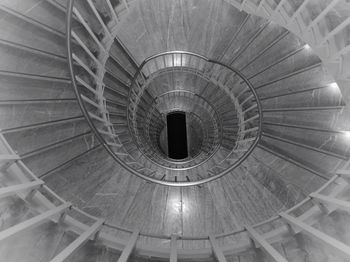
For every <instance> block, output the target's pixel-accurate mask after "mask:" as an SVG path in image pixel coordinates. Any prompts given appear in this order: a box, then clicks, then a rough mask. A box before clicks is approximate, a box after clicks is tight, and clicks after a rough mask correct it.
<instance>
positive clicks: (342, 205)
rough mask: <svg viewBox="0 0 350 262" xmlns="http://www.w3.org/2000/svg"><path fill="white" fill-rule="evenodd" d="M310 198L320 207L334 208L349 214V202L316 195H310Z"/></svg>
mask: <svg viewBox="0 0 350 262" xmlns="http://www.w3.org/2000/svg"><path fill="white" fill-rule="evenodd" d="M310 197H311V198H312V199H314V200H315V201H316V202H319V203H320V204H322V205H330V206H335V207H337V208H339V209H342V210H345V211H348V212H350V202H349V201H345V200H340V199H336V198H334V197H329V196H324V195H321V194H318V193H312V194H310Z"/></svg>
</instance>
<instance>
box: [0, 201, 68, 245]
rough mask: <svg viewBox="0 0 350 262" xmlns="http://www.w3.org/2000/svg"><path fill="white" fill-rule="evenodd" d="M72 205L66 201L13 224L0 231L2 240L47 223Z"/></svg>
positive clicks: (0, 239)
mask: <svg viewBox="0 0 350 262" xmlns="http://www.w3.org/2000/svg"><path fill="white" fill-rule="evenodd" d="M70 206H71V204H70V203H64V204H62V205H60V206H58V207H55V208H53V209H51V210H49V211H46V212H44V213H42V214H40V215H37V216H35V217H33V218H30V219H28V220H26V221H23V222H21V223H19V224H17V225H15V226H12V227H10V228H8V229H5V230H3V231H1V232H0V241H2V240H4V239H7V238H9V237H12V236H14V235H16V234H19V233H21V232H24V231H26V230H29V229H31V228H34V227H36V226H39V225H41V224H43V223H45V222H46V221H47V220H48V219H50V218H52V217H54V216H56V215H59V214H61V213H62V212H64V211H65V210H66V209H67V208H69V207H70Z"/></svg>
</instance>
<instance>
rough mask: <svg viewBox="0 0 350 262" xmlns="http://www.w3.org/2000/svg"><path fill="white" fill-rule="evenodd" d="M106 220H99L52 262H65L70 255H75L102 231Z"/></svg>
mask: <svg viewBox="0 0 350 262" xmlns="http://www.w3.org/2000/svg"><path fill="white" fill-rule="evenodd" d="M103 222H104V220H103V219H99V220H97V221H96V222H95V223H94V224H93V225H92V226H91V227H89V228H88V229H87V230H86V231H85V232H84V233H82V234H81V235H80V236H79V237H78V238H77V239H75V240H74V241H73V242H72V243H71V244H70V245H68V246H67V247H66V248H65V249H63V250H62V251H61V252H60V253H59V254H58V255H56V256H55V257H54V258H53V259H52V260H51V261H50V262H63V261H65V260H66V259H67V258H68V257H69V256H70V255H72V254H73V252H74V251H76V250H77V249H78V248H80V247H81V246H82V245H84V244H85V243H86V242H87V241H88V240H89V239H90V237H92V236H93V235H94V234H97V232H98V231H99V230H100V228H101V227H102V225H103Z"/></svg>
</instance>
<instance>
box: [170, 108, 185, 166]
mask: <svg viewBox="0 0 350 262" xmlns="http://www.w3.org/2000/svg"><path fill="white" fill-rule="evenodd" d="M166 119H167V120H166V121H167V122H166V127H167V135H168V152H169V153H168V156H169V157H170V158H172V159H178V160H181V159H185V158H187V157H188V150H187V146H188V144H187V126H186V113H184V112H174V113H169V114H168V115H167V117H166Z"/></svg>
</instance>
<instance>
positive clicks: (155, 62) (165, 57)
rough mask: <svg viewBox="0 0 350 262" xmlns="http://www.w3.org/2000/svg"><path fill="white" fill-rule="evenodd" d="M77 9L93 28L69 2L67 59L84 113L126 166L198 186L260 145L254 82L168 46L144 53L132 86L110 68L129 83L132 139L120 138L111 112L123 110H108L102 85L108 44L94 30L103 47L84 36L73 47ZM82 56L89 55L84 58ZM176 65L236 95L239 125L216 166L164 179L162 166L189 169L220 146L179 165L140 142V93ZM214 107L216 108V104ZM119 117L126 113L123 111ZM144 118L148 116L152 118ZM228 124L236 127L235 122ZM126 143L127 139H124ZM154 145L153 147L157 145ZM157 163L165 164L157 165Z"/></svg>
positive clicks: (136, 172) (149, 177) (170, 183)
mask: <svg viewBox="0 0 350 262" xmlns="http://www.w3.org/2000/svg"><path fill="white" fill-rule="evenodd" d="M73 14H74V15H75V16H77V17H78V19H80V20H81V21H80V22H81V23H82V24H83V25H84V27H85V29H86V31H88V32H90V31H92V30H91V29H90V27H89V21H85V20H84V18H83V17H82V16H81V15H80V13H79V10H77V7H75V5H74V1H69V4H68V8H67V31H66V32H67V51H68V65H69V70H70V74H71V80H72V86H73V88H74V92H75V94H76V97H77V100H78V103H79V106H80V108H81V110H82V112H83V115H84V116H85V118H86V119H87V122H88V124H89V126H90V128H91V129H92V131H93V133H94V134H95V136H96V138H97V139H98V140H99V142H100V143H101V144H102V146H103V147H104V148H105V149H106V150H107V152H108V153H109V154H110V155H111V157H112V158H113V159H114V160H115V161H116V162H117V163H118V164H120V165H121V166H122V167H123V168H125V169H126V170H128V171H129V172H131V173H132V174H134V175H136V176H138V177H141V178H143V179H145V180H147V181H150V182H154V183H158V184H162V185H168V186H194V185H199V184H202V183H206V182H209V181H213V180H215V179H217V178H219V177H222V176H224V175H226V174H228V173H229V172H231V171H232V170H233V169H235V168H236V167H238V166H239V165H240V164H241V163H242V162H243V161H244V160H245V159H246V158H247V157H248V156H249V155H250V153H251V152H252V151H253V150H254V148H255V147H256V146H257V144H258V143H259V140H260V138H261V135H262V133H261V128H262V109H261V103H260V100H259V97H258V95H257V93H256V91H255V90H254V87H253V86H252V84H251V83H250V82H249V80H248V79H247V78H246V77H245V76H244V75H243V74H242V73H241V72H240V71H238V70H237V69H234V68H232V67H230V66H228V65H225V64H223V63H221V62H219V61H215V60H211V59H209V58H206V57H204V56H202V55H198V54H195V53H191V52H186V51H171V52H165V53H160V54H157V55H154V56H151V57H149V58H147V59H145V60H144V61H143V62H142V63H141V65H140V66H139V67H138V68H137V69H136V72H135V74H134V76H133V77H132V79H130V80H128V82H129V84H130V86H128V85H127V83H126V82H125V79H124V80H122V79H120V78H119V77H118V76H117V75H116V74H115V73H113V72H109V74H111V75H112V76H113V77H114V79H115V81H117V82H118V84H120V83H122V84H123V85H124V86H125V88H129V90H128V104H127V105H124V104H123V105H122V106H126V107H127V110H126V118H127V123H128V127H129V132H130V134H131V138H132V140H130V139H127V141H126V142H125V141H121V137H120V136H119V134H117V132H116V129H115V128H117V127H116V125H114V124H113V123H112V122H111V120H110V119H111V116H113V117H119V115H118V114H115V113H112V112H109V111H108V110H107V103H110V102H109V100H108V99H106V98H105V97H104V95H103V90H104V89H105V88H106V87H107V86H106V84H105V82H104V78H103V76H104V71H105V70H104V69H103V66H104V64H103V62H99V61H100V60H99V59H102V61H106V57H107V56H108V51H107V48H105V47H104V46H103V45H102V43H101V42H100V41H98V39H97V38H96V36H95V35H94V33H92V32H91V33H90V36H91V38H92V40H93V41H94V42H97V41H98V45H97V46H99V53H97V54H94V52H93V51H92V50H89V48H88V47H87V46H85V45H84V44H83V42H82V41H74V43H75V42H77V43H78V47H79V48H80V49H81V54H78V52H77V51H74V52H73V47H72V45H73V37H74V39H75V40H78V39H80V38H79V36H78V33H77V32H76V31H74V30H73V28H72V16H73ZM85 19H86V18H85ZM106 35H108V34H106ZM95 53H96V51H95ZM81 57H85V59H83V58H81ZM84 60H86V61H84ZM162 63H163V64H162ZM87 64H95V67H96V69H95V70H92V69H91V68H89V66H88V65H87ZM177 70H179V71H183V72H186V71H188V72H191V73H192V74H195V75H197V76H199V77H201V78H204V79H206V81H211V82H215V84H216V85H217V87H218V88H219V89H222V90H224V92H226V94H227V96H228V97H230V99H231V100H232V103H236V105H235V106H236V107H237V108H236V109H237V118H238V123H237V128H236V129H237V133H236V139H237V141H235V142H234V143H235V145H234V146H232V148H231V149H230V150H229V152H228V153H227V155H226V157H224V158H223V159H220V161H218V162H217V163H215V164H214V166H212V168H209V169H208V170H207V173H206V174H204V175H203V173H201V174H199V173H198V172H199V171H194V172H197V173H198V176H196V177H194V178H193V177H191V178H188V176H186V178H187V179H182V180H178V179H177V178H176V177H175V179H174V177H170V178H167V179H165V175H163V172H164V171H162V170H166V168H170V169H173V170H179V171H182V172H186V170H188V169H195V168H196V167H198V166H200V165H203V164H204V163H205V162H206V161H208V160H210V159H211V156H212V155H213V154H215V152H216V149H215V148H217V145H213V146H211V147H209V149H208V150H209V151H210V152H207V153H205V154H197V156H196V157H194V158H193V159H192V160H191V161H189V162H190V164H188V165H187V166H186V165H180V164H178V163H176V161H169V159H166V158H164V157H162V156H160V155H159V154H154V153H152V152H150V147H149V146H147V148H144V144H145V143H140V141H141V140H140V135H139V131H138V128H139V127H136V125H137V121H135V118H136V117H137V116H136V115H137V112H138V110H139V111H140V110H141V109H142V106H141V105H140V104H141V103H140V101H141V100H142V99H143V100H144V99H146V100H145V101H147V97H146V98H143V97H142V95H143V94H144V93H145V90H146V88H147V84H148V83H149V82H150V81H152V79H154V78H155V77H157V75H159V74H161V73H164V71H166V72H169V71H177ZM107 71H108V70H107ZM129 75H130V74H129ZM237 76H238V77H239V79H241V83H238V84H236V86H234V83H233V82H230V79H233V78H234V77H237ZM231 89H232V90H231ZM234 89H235V90H234ZM233 90H234V91H233ZM224 102H225V101H224ZM146 106H147V105H146ZM223 106H225V104H223ZM215 110H218V106H217V108H216V109H215ZM215 110H214V111H215ZM144 112H145V111H144ZM144 112H142V113H144ZM227 112H228V111H226V112H221V113H220V114H221V115H225V114H226V113H227ZM138 113H139V112H138ZM216 113H217V112H216ZM120 117H124V116H123V115H120ZM215 118H218V119H216V120H218V121H219V122H220V121H221V120H220V117H215ZM146 120H147V121H150V119H146ZM226 121H227V120H226ZM214 122H215V121H214ZM218 128H219V126H216V127H215V126H214V133H215V132H216V133H217V129H218ZM230 128H231V129H232V128H233V129H234V128H235V127H230ZM139 129H140V128H139ZM125 134H127V133H125ZM210 137H212V136H210ZM215 139H216V140H218V139H219V140H220V137H218V136H217V135H216V138H214V140H215ZM148 140H149V139H148ZM216 140H215V141H216ZM132 142H133V143H134V144H136V146H137V148H138V151H139V152H141V155H142V157H143V159H145V160H144V161H150V162H151V163H153V164H155V166H154V168H152V167H151V168H150V167H145V166H144V165H143V164H142V163H140V161H139V156H135V154H133V153H132V152H131V151H130V150H133V152H134V151H135V150H134V149H130V146H129V145H132ZM126 143H127V144H128V145H126ZM130 143H131V144H130ZM230 143H232V141H230ZM216 144H218V142H216ZM152 150H153V151H154V148H153V149H152ZM191 163H193V164H191ZM157 166H158V167H161V168H165V169H160V170H158V168H157ZM203 176H204V177H203ZM183 177H185V176H183ZM189 180H190V181H189Z"/></svg>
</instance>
